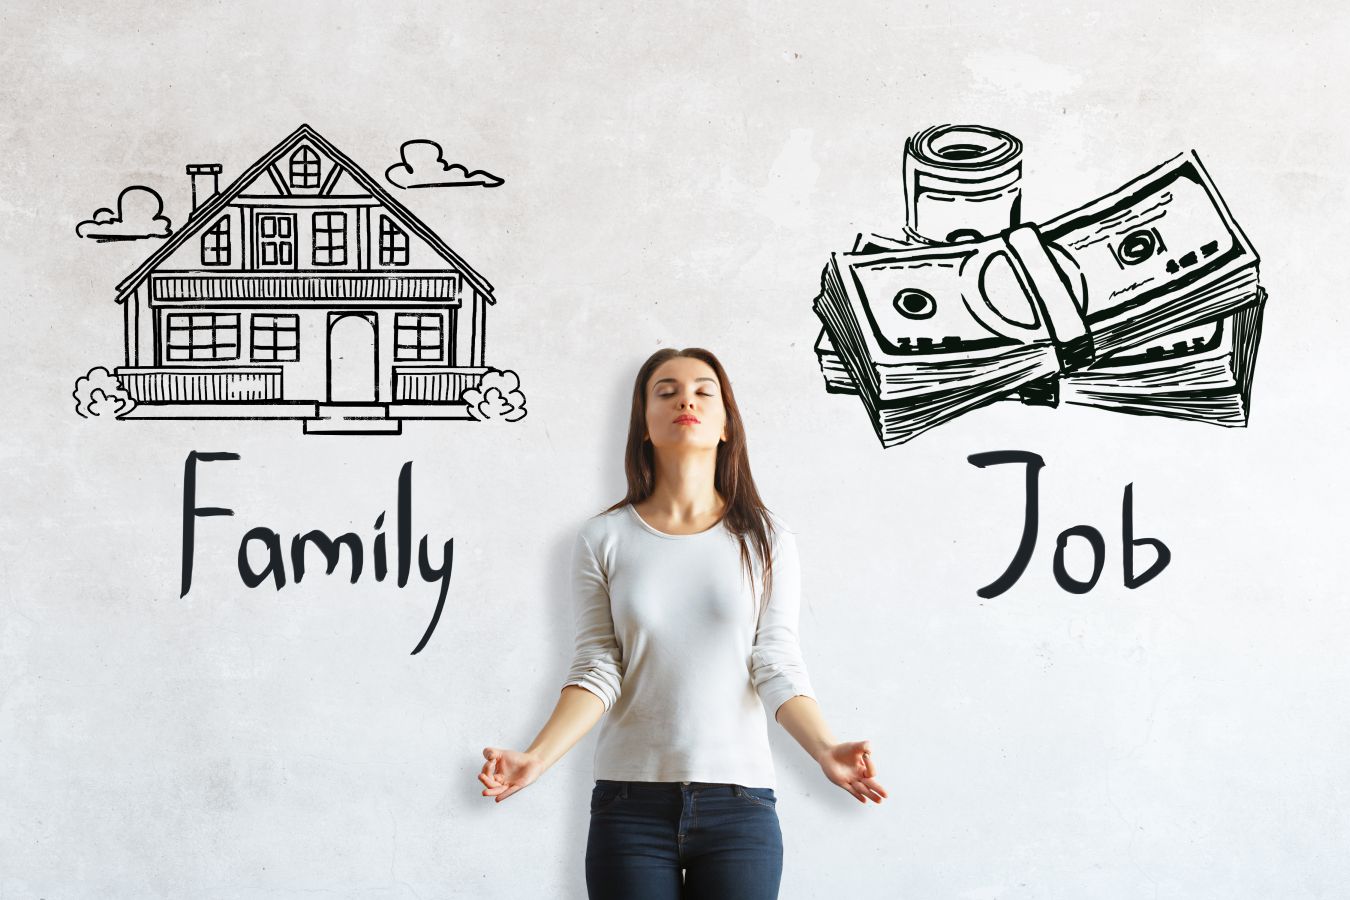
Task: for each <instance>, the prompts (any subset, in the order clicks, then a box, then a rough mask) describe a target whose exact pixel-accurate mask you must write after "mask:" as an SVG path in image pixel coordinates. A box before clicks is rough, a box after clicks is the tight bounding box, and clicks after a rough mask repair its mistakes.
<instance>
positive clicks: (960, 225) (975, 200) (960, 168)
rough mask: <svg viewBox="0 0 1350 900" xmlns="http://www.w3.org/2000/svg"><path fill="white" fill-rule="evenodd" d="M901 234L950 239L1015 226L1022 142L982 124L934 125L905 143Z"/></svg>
mask: <svg viewBox="0 0 1350 900" xmlns="http://www.w3.org/2000/svg"><path fill="white" fill-rule="evenodd" d="M904 174H905V217H906V219H905V232H906V234H907V235H908V236H909V237H910V238H911V239H913V240H917V241H924V242H928V243H942V244H945V243H953V242H957V241H966V240H978V239H979V238H982V237H992V236H993V235H996V234H998V233H1000V232H1002V231H1005V230H1007V229H1009V228H1012V227H1013V226H1015V225H1019V224H1021V222H1020V218H1021V206H1022V186H1021V181H1022V142H1021V141H1020V140H1018V139H1017V138H1016V137H1015V136H1013V135H1011V134H1009V133H1008V132H1006V131H1001V130H999V129H997V128H989V127H987V126H984V125H934V126H932V127H931V128H925V129H924V130H923V131H920V132H919V133H918V134H915V135H913V136H912V137H910V138H909V140H907V141H906V142H905V162H904Z"/></svg>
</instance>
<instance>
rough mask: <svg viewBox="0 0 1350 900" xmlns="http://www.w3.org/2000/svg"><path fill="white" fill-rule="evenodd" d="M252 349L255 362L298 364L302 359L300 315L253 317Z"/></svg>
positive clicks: (251, 320)
mask: <svg viewBox="0 0 1350 900" xmlns="http://www.w3.org/2000/svg"><path fill="white" fill-rule="evenodd" d="M249 331H250V332H251V335H252V338H251V339H252V346H251V348H250V351H251V354H252V357H253V361H254V362H298V361H299V359H300V317H299V316H298V315H287V314H281V315H263V314H261V313H259V314H256V315H254V316H252V317H251V318H250V320H249Z"/></svg>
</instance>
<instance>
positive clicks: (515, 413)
mask: <svg viewBox="0 0 1350 900" xmlns="http://www.w3.org/2000/svg"><path fill="white" fill-rule="evenodd" d="M464 402H465V403H467V404H469V415H471V416H473V417H474V418H475V419H477V420H478V421H480V422H487V421H489V420H492V419H501V420H502V421H504V422H514V421H516V420H517V419H523V418H525V395H524V394H522V393H521V392H520V379H519V378H518V377H516V373H515V372H512V371H510V370H502V371H498V370H496V369H492V370H489V371H488V373H487V374H486V375H484V376H483V380H482V381H481V382H479V384H478V387H474V388H469V389H468V390H467V391H465V392H464Z"/></svg>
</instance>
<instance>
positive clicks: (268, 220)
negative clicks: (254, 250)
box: [258, 213, 295, 269]
mask: <svg viewBox="0 0 1350 900" xmlns="http://www.w3.org/2000/svg"><path fill="white" fill-rule="evenodd" d="M258 268H260V269H294V268H295V214H294V213H262V214H260V215H259V216H258Z"/></svg>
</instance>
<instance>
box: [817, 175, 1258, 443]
mask: <svg viewBox="0 0 1350 900" xmlns="http://www.w3.org/2000/svg"><path fill="white" fill-rule="evenodd" d="M1018 174H1020V172H1019V173H1018ZM1019 202H1020V198H1019ZM1015 209H1016V207H1014V213H1013V215H1014V222H1015ZM944 227H946V225H944ZM953 234H955V232H953ZM962 238H963V239H961V240H956V241H952V242H935V241H932V240H927V239H924V238H922V237H921V236H920V235H918V234H915V233H914V232H913V231H912V230H910V229H906V231H905V234H904V236H902V237H898V238H890V237H883V236H881V235H877V234H867V235H859V237H858V240H857V241H856V242H855V244H854V246H853V248H852V249H851V250H849V251H846V252H837V253H832V254H831V256H830V261H829V264H828V265H826V266H825V269H824V271H823V273H822V276H821V286H820V293H819V295H818V296H817V297H816V300H815V304H814V309H815V312H816V314H817V315H818V316H819V318H820V320H821V322H822V323H823V326H824V328H823V330H822V331H821V334H820V337H819V339H818V340H817V342H816V348H815V349H816V353H817V357H818V359H819V362H820V367H821V371H822V373H823V375H824V376H825V381H826V387H827V389H828V390H830V391H833V392H838V393H856V394H857V395H858V396H859V397H861V399H862V402H863V404H864V405H865V406H866V408H867V412H868V415H869V417H870V418H871V420H872V424H873V426H874V427H875V429H876V433H877V436H878V438H879V439H880V440H881V443H882V445H883V446H886V447H890V446H893V445H895V444H899V443H903V442H905V441H908V440H910V439H912V438H914V437H915V436H917V435H919V434H921V433H923V432H924V431H927V430H928V429H930V428H933V427H935V426H937V425H940V424H942V423H943V422H947V421H950V420H951V419H953V418H955V417H956V416H959V415H962V414H963V413H966V412H968V411H970V410H973V409H976V408H978V407H981V406H984V405H986V404H989V403H992V402H994V401H997V400H1003V399H1016V400H1020V401H1021V402H1023V403H1032V404H1049V405H1057V404H1058V403H1060V402H1064V403H1073V404H1080V405H1085V406H1094V407H1099V408H1102V409H1110V410H1115V411H1119V412H1127V413H1135V414H1142V415H1162V416H1170V417H1174V418H1181V419H1188V420H1194V421H1202V422H1211V423H1214V424H1219V425H1230V426H1231V425H1245V424H1246V421H1247V415H1248V410H1249V405H1250V397H1251V383H1252V373H1253V368H1254V366H1255V362H1256V349H1257V343H1258V340H1259V337H1260V329H1261V314H1262V310H1263V308H1264V305H1265V298H1266V295H1265V291H1264V290H1263V289H1262V288H1261V287H1260V286H1259V285H1258V283H1257V277H1258V272H1257V263H1258V259H1257V254H1256V251H1255V250H1254V249H1253V248H1252V246H1251V244H1250V243H1249V242H1248V240H1247V238H1246V236H1245V235H1244V234H1243V233H1242V230H1241V228H1239V227H1238V225H1237V223H1236V222H1235V221H1234V220H1233V217H1232V215H1231V214H1230V213H1229V211H1228V208H1227V206H1226V205H1225V203H1224V201H1223V199H1222V198H1221V197H1220V196H1219V193H1218V191H1217V190H1216V189H1215V187H1214V184H1213V182H1212V181H1211V180H1210V178H1209V175H1208V174H1207V173H1206V172H1205V169H1204V167H1203V166H1202V165H1201V163H1200V160H1199V158H1198V157H1197V156H1196V155H1195V153H1194V152H1186V153H1183V154H1181V155H1179V156H1177V157H1175V158H1173V159H1171V160H1168V161H1167V162H1165V163H1163V164H1162V165H1160V166H1158V167H1157V168H1155V169H1153V170H1152V171H1150V172H1147V173H1146V174H1144V175H1142V176H1140V177H1138V178H1136V179H1134V180H1133V181H1131V182H1129V183H1128V184H1126V185H1124V186H1122V187H1121V188H1119V189H1117V190H1115V191H1112V192H1111V193H1109V194H1107V195H1105V196H1103V197H1100V198H1098V199H1096V200H1093V201H1092V202H1090V203H1088V204H1086V205H1084V206H1081V207H1079V208H1077V209H1074V210H1070V211H1069V212H1066V213H1064V214H1063V215H1060V216H1058V217H1056V218H1054V219H1051V220H1049V221H1047V222H1043V223H1041V224H1039V225H1035V224H1013V225H1011V227H1008V228H1006V229H1004V230H1002V231H1000V232H998V233H996V234H993V235H992V236H987V237H985V236H980V235H979V233H978V232H975V233H972V234H971V235H969V236H965V235H963V236H962Z"/></svg>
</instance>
